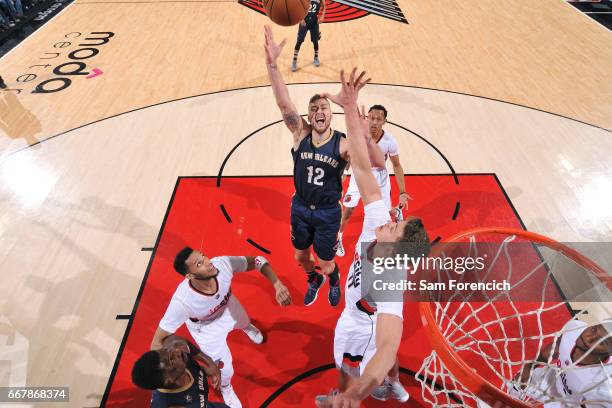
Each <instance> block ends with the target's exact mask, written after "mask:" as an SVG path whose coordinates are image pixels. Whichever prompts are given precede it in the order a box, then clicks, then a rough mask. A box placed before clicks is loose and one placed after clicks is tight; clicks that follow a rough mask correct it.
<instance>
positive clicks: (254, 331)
mask: <svg viewBox="0 0 612 408" xmlns="http://www.w3.org/2000/svg"><path fill="white" fill-rule="evenodd" d="M242 331H243V332H245V333H246V335H247V336H249V339H251V341H252V342H253V343H255V344H261V343H263V341H264V336H263V334H262V333H261V330H259V329H258V328H257V327H255V326H254V325H253V323H249V325H248V326H247V327H246V328H244V329H242Z"/></svg>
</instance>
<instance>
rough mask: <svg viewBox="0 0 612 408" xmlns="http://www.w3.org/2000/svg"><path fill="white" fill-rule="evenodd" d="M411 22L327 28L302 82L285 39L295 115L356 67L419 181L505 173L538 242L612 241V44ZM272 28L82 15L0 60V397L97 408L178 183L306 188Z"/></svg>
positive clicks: (526, 24) (528, 14)
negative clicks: (66, 395)
mask: <svg viewBox="0 0 612 408" xmlns="http://www.w3.org/2000/svg"><path fill="white" fill-rule="evenodd" d="M397 4H398V6H399V7H400V9H401V10H402V12H403V13H404V15H405V16H406V18H407V20H408V22H409V24H403V23H399V22H397V21H392V20H390V19H387V18H383V17H381V16H376V15H372V14H370V15H367V16H365V17H363V18H358V19H354V20H350V21H342V22H334V23H329V24H324V25H323V28H322V32H323V39H322V41H321V50H320V58H321V61H322V66H321V67H320V68H315V67H314V66H313V65H312V63H311V61H312V46H311V44H310V43H309V42H308V41H307V42H305V43H304V45H303V46H302V51H301V53H300V59H299V64H300V69H299V70H298V71H297V72H296V73H291V72H290V70H289V65H290V58H291V54H292V52H291V49H292V48H293V41H294V38H295V31H296V29H295V27H291V28H281V27H274V31H275V35H276V38H277V39H281V38H283V37H287V38H288V40H289V41H288V45H287V47H286V49H285V51H284V54H283V57H282V58H281V62H280V65H281V67H282V70H283V75H284V77H285V79H286V81H287V82H288V83H290V84H292V85H290V87H289V88H290V92H291V95H292V97H293V99H294V101H295V102H296V105H297V107H298V109H299V110H300V113H306V107H307V102H308V98H309V96H310V95H311V94H313V93H315V92H318V91H334V90H336V89H337V84H335V82H336V81H337V78H338V72H339V70H340V68H343V67H344V68H350V67H352V66H359V67H363V68H365V69H367V71H368V72H369V74H370V75H371V77H372V79H373V84H371V85H369V86H368V87H367V88H366V89H365V90H364V92H363V97H362V100H363V102H364V103H365V104H366V105H371V104H374V103H382V104H383V105H385V106H386V107H387V108H388V110H389V121H390V124H388V125H387V128H388V130H390V131H391V132H392V133H393V134H394V135H395V136H396V138H397V140H398V143H399V147H400V157H401V158H402V163H403V165H404V169H405V171H406V172H407V173H411V174H432V173H444V174H446V173H449V172H451V171H456V172H458V173H463V174H466V173H495V174H496V176H497V178H498V179H499V180H500V183H501V184H502V185H503V187H504V188H505V190H506V192H507V194H508V196H509V198H510V199H511V201H512V203H513V204H514V207H515V209H516V211H517V212H518V214H520V216H521V218H522V220H523V221H524V223H525V225H526V227H527V229H529V230H533V231H536V232H540V233H543V234H545V235H549V236H551V237H553V238H555V239H557V240H560V241H604V242H607V241H611V240H612V205H610V202H611V200H612V159H611V158H610V153H611V152H612V137H611V136H612V135H611V134H610V130H609V129H610V128H611V127H612V81H611V80H610V76H609V71H610V67H611V66H612V47H610V45H609V44H610V33H609V32H608V31H607V30H606V29H605V28H603V27H601V26H599V25H598V24H596V23H594V22H593V21H591V20H590V19H589V18H587V17H585V16H583V15H581V14H580V13H578V12H576V11H575V10H574V9H573V8H572V7H570V6H568V5H567V4H565V2H563V1H561V0H540V1H538V2H537V3H535V2H527V1H520V0H507V1H493V0H485V1H480V2H472V1H454V2H445V4H444V5H443V6H442V5H441V4H439V2H423V1H414V0H399V1H398V2H397ZM267 21H268V20H267V19H266V18H265V16H263V15H261V14H259V13H256V12H255V11H253V10H251V9H250V8H247V7H245V6H244V5H241V4H238V3H236V2H234V1H216V0H211V1H196V0H194V1H192V0H189V1H164V0H159V1H150V0H148V1H138V0H135V1H115V0H109V1H104V0H77V1H76V2H74V3H73V4H72V5H70V6H69V7H68V8H67V9H65V10H64V11H63V12H62V13H60V14H59V15H58V16H56V17H55V18H54V19H53V20H51V21H50V22H49V23H47V24H46V25H44V26H43V27H42V28H41V29H39V30H38V31H37V32H35V33H34V34H33V35H32V36H31V37H29V38H28V39H27V40H25V41H24V42H23V43H22V44H20V45H19V46H18V47H17V48H16V49H14V50H12V51H11V52H9V53H8V54H7V55H5V56H4V57H2V58H1V59H0V74H1V75H2V76H3V78H4V79H5V81H6V82H7V84H8V85H9V89H7V90H3V91H2V92H1V93H0V272H1V277H2V285H1V286H0V288H1V289H0V293H1V297H0V302H1V306H0V327H1V330H0V385H2V386H7V385H13V386H25V385H29V386H50V385H55V386H60V385H62V386H69V387H70V389H71V394H70V398H71V401H70V403H69V404H68V405H67V406H98V405H99V404H100V401H101V398H102V394H103V393H104V390H105V388H106V386H107V383H108V379H109V376H110V374H111V370H112V368H113V365H114V363H115V360H116V357H117V353H118V350H119V348H120V344H121V342H122V339H123V337H124V333H125V330H126V325H127V323H128V322H127V320H124V319H121V316H122V315H128V316H129V314H130V313H131V311H132V309H133V306H134V302H135V299H136V296H137V294H138V291H139V287H140V284H141V282H142V279H143V276H144V274H145V271H146V270H147V265H148V263H149V261H150V258H151V252H150V251H148V250H147V248H152V247H154V245H155V243H156V239H157V237H158V233H159V231H160V227H161V224H162V221H163V219H164V214H165V212H166V210H167V208H168V203H169V200H170V198H171V196H172V192H173V189H174V186H175V184H176V180H177V178H178V177H180V176H216V175H217V174H218V173H219V171H220V168H221V167H222V165H223V166H224V168H223V175H224V176H258V175H272V176H273V175H288V174H291V170H292V166H291V159H290V156H289V153H288V152H289V146H290V138H289V135H288V132H287V131H286V130H285V129H284V127H283V126H282V124H279V123H275V122H277V121H278V120H279V119H280V116H279V113H278V111H277V109H276V106H275V104H274V100H273V95H272V91H271V89H270V88H269V86H268V82H267V77H266V71H265V66H264V62H263V47H262V43H263V34H262V31H263V25H264V24H265V23H267ZM64 87H65V88H64ZM60 88H62V89H60ZM50 91H54V92H50ZM335 111H336V112H338V113H339V109H335ZM332 125H333V126H334V127H335V128H338V129H343V128H344V123H343V117H342V115H341V114H337V115H336V116H335V118H334V120H333V122H332ZM256 131H258V135H257V137H251V138H248V139H247V140H246V141H245V142H244V143H242V144H241V145H240V146H239V147H238V148H236V150H234V151H233V152H232V149H233V148H234V147H236V146H237V144H238V143H239V142H240V141H241V140H243V139H244V138H245V137H247V136H248V135H250V134H252V133H253V132H256ZM230 152H232V154H231V159H229V160H227V161H224V160H225V159H226V157H228V154H229V153H230ZM408 189H409V190H410V186H409V187H408ZM202 199H203V200H206V198H205V197H204V198H202ZM442 238H444V237H442ZM195 245H197V244H195ZM143 249H144V250H143ZM253 250H254V251H255V250H256V249H255V248H253ZM228 252H231V248H228ZM285 269H286V271H285V272H284V276H285V279H291V276H295V273H296V268H295V267H294V266H293V265H287V266H286V268H285ZM299 279H301V277H300V278H299ZM299 279H296V280H298V281H299ZM294 284H295V286H296V287H297V286H300V285H301V282H295V283H294ZM295 297H296V298H297V301H298V302H299V300H300V299H299V296H297V295H296V296H295ZM294 307H299V306H294ZM116 317H119V319H117V318H116ZM243 402H244V401H243ZM37 406H44V404H43V405H37ZM53 406H59V405H57V404H55V405H53Z"/></svg>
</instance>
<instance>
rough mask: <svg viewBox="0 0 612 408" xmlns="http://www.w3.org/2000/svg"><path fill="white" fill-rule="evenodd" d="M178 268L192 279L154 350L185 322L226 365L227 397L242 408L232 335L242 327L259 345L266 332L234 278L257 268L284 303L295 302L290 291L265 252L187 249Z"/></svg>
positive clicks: (173, 303)
mask: <svg viewBox="0 0 612 408" xmlns="http://www.w3.org/2000/svg"><path fill="white" fill-rule="evenodd" d="M174 269H176V271H177V272H178V273H179V274H181V275H183V276H184V277H185V278H186V279H185V280H183V281H182V282H181V283H180V284H179V285H178V287H177V288H176V291H175V292H174V294H173V295H172V300H170V304H169V305H168V308H167V309H166V313H165V314H164V317H163V318H162V320H161V321H160V322H159V327H158V328H157V331H156V332H155V336H154V337H153V342H152V344H151V349H154V350H157V349H160V348H161V347H162V341H163V340H164V339H165V338H166V337H168V336H170V335H171V334H173V333H175V332H176V330H178V328H179V327H180V326H181V325H182V324H183V323H185V324H186V325H187V329H188V330H189V333H191V336H192V337H193V338H194V340H195V341H196V342H197V344H198V346H199V347H200V349H201V350H202V351H204V352H205V353H206V354H208V355H209V356H210V357H211V358H212V359H213V360H214V361H220V362H221V363H222V366H221V394H222V395H223V400H224V401H225V403H226V404H227V405H229V406H230V407H231V408H240V407H242V404H241V403H240V400H239V399H238V396H237V395H236V393H235V392H234V389H233V388H232V384H231V379H232V376H233V374H234V368H233V366H232V354H231V353H230V350H229V348H228V346H227V335H228V333H229V332H230V331H232V330H234V329H238V330H242V331H244V332H245V333H246V334H247V336H248V337H249V338H250V339H251V341H253V343H255V344H261V343H262V342H263V335H262V334H261V331H259V329H257V327H255V326H254V325H253V324H251V322H250V319H249V316H248V315H247V312H246V311H245V310H244V308H243V307H242V305H241V304H240V302H239V301H238V299H237V298H236V297H235V296H233V295H232V290H231V284H232V279H233V278H234V275H235V274H237V273H240V272H245V271H250V270H252V269H257V270H258V271H260V272H261V274H262V275H264V276H265V277H266V279H268V280H269V281H270V282H271V283H272V284H273V285H274V289H275V291H276V296H275V297H276V301H277V302H278V303H279V304H280V305H282V306H287V305H289V304H290V303H291V296H290V295H289V291H288V290H287V288H286V287H285V285H283V283H282V282H281V281H280V280H279V279H278V277H277V276H276V274H275V273H274V270H273V269H272V267H271V265H270V264H269V263H268V261H267V260H266V258H264V257H263V256H257V257H253V256H219V257H216V258H212V259H211V258H208V257H206V256H205V255H204V254H202V253H201V252H200V251H194V250H193V249H191V248H189V247H185V248H183V249H182V250H181V251H180V252H179V253H178V254H177V255H176V258H175V260H174Z"/></svg>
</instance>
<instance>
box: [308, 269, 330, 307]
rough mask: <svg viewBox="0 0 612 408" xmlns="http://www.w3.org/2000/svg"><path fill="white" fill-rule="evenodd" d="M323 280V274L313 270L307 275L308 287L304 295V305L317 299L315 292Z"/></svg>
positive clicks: (310, 303) (317, 291) (316, 292)
mask: <svg viewBox="0 0 612 408" xmlns="http://www.w3.org/2000/svg"><path fill="white" fill-rule="evenodd" d="M323 282H325V276H323V275H321V274H320V273H316V272H315V273H313V274H311V275H309V276H308V289H307V290H306V296H304V305H305V306H310V305H312V304H313V303H314V302H315V300H317V294H318V293H319V289H321V286H322V285H323Z"/></svg>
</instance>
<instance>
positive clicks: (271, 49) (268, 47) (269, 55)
mask: <svg viewBox="0 0 612 408" xmlns="http://www.w3.org/2000/svg"><path fill="white" fill-rule="evenodd" d="M286 42H287V39H286V38H285V39H284V40H283V41H281V43H280V44H277V43H275V42H274V35H273V34H272V28H270V26H268V25H266V26H264V49H265V51H266V64H273V63H274V62H276V59H277V58H278V56H279V55H280V54H281V52H282V51H283V47H284V46H285V43H286Z"/></svg>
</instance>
